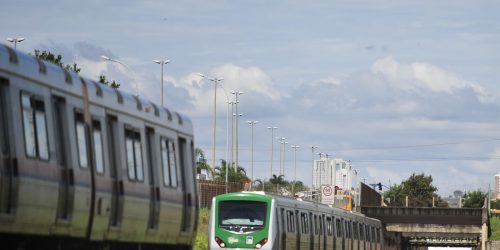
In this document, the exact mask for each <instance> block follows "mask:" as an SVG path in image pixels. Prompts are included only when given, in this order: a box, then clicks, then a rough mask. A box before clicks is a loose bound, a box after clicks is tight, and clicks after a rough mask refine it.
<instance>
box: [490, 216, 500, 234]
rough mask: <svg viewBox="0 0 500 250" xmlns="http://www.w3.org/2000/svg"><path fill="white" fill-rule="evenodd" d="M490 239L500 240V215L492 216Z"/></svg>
mask: <svg viewBox="0 0 500 250" xmlns="http://www.w3.org/2000/svg"><path fill="white" fill-rule="evenodd" d="M490 227H491V236H490V240H500V217H490Z"/></svg>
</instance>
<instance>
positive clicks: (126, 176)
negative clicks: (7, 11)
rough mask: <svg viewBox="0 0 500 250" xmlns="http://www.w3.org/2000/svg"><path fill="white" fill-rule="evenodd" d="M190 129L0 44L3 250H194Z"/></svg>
mask: <svg viewBox="0 0 500 250" xmlns="http://www.w3.org/2000/svg"><path fill="white" fill-rule="evenodd" d="M194 161H195V160H194V146H193V125H192V122H191V121H190V120H189V119H188V118H187V117H186V116H183V115H181V114H179V113H177V112H174V111H172V110H169V109H167V108H165V107H161V106H159V105H157V104H155V103H154V102H151V101H150V100H147V99H145V98H142V97H139V96H135V95H132V94H128V93H124V92H122V91H120V90H117V89H113V88H110V87H108V86H106V85H104V84H101V83H97V82H95V81H91V80H88V79H84V78H82V77H80V76H79V75H77V74H76V73H73V72H69V71H67V70H65V69H63V68H61V67H59V66H58V65H55V64H52V63H47V62H44V61H41V60H39V59H37V58H34V57H32V56H30V55H27V54H24V53H20V52H18V51H15V50H13V49H12V48H10V47H7V46H5V45H2V44H0V242H1V248H2V249H191V248H192V246H193V241H194V237H195V231H196V223H197V215H198V208H197V205H196V204H197V189H196V182H195V167H194V164H195V163H194Z"/></svg>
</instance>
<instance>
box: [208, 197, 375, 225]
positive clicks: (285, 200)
mask: <svg viewBox="0 0 500 250" xmlns="http://www.w3.org/2000/svg"><path fill="white" fill-rule="evenodd" d="M216 197H217V198H220V199H224V200H231V199H233V198H242V197H245V198H247V199H248V198H250V199H251V198H257V199H258V200H261V198H260V197H266V198H264V199H268V200H272V199H274V200H277V201H278V203H280V204H285V205H287V206H293V207H297V208H306V209H314V210H317V211H322V212H325V213H328V212H329V211H334V212H336V213H340V214H343V215H345V216H346V217H350V216H356V217H358V218H359V217H362V218H364V220H365V221H379V220H377V219H374V218H370V217H366V216H365V215H364V214H362V213H358V212H355V211H348V210H344V209H341V208H336V207H331V206H328V205H325V204H321V203H317V202H312V201H307V200H298V199H295V198H292V197H287V196H280V195H276V194H274V193H266V192H263V191H242V192H234V193H227V194H221V195H218V196H216Z"/></svg>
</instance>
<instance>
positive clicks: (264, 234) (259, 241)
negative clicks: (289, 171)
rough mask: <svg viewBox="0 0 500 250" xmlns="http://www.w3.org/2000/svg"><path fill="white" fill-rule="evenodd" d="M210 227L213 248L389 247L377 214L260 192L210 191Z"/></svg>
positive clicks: (337, 249) (374, 249) (339, 249)
mask: <svg viewBox="0 0 500 250" xmlns="http://www.w3.org/2000/svg"><path fill="white" fill-rule="evenodd" d="M208 230H209V232H208V235H209V249H212V250H213V249H245V248H250V249H273V250H278V249H283V250H285V249H286V250H299V249H310V250H313V249H314V250H322V249H335V250H344V249H353V250H361V249H363V250H365V249H370V250H381V249H387V248H385V247H384V232H383V227H382V223H381V222H380V221H379V220H376V219H373V218H369V217H366V216H364V215H363V214H360V213H356V212H351V211H347V210H342V209H339V208H333V207H329V206H326V205H323V204H318V203H313V202H309V201H300V200H296V199H292V198H289V197H283V196H275V195H271V194H266V193H264V192H240V193H228V194H223V195H219V196H216V197H214V198H213V199H212V208H211V214H210V222H209V229H208Z"/></svg>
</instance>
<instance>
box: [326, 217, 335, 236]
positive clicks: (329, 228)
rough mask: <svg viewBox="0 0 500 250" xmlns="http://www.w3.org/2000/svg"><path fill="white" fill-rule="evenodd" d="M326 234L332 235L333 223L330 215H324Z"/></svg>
mask: <svg viewBox="0 0 500 250" xmlns="http://www.w3.org/2000/svg"><path fill="white" fill-rule="evenodd" d="M326 234H327V235H328V236H332V235H333V223H332V218H331V217H326Z"/></svg>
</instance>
